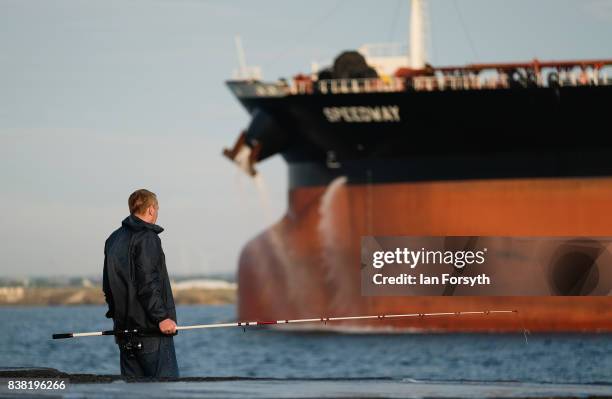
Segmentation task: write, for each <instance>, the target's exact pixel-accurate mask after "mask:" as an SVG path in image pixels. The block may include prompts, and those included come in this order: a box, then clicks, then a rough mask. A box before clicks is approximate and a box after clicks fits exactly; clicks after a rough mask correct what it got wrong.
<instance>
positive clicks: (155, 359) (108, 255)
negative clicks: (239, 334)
mask: <svg viewBox="0 0 612 399" xmlns="http://www.w3.org/2000/svg"><path fill="white" fill-rule="evenodd" d="M128 205H129V209H130V215H129V216H128V217H126V218H125V219H124V220H123V222H122V223H121V224H122V226H121V227H120V228H119V229H117V230H115V231H114V232H113V233H112V234H111V235H110V236H109V237H108V239H107V240H106V243H105V246H104V272H103V291H104V296H105V297H106V302H107V304H108V312H107V313H106V317H108V318H112V319H113V324H114V329H115V330H133V329H138V330H145V331H151V332H152V333H150V334H147V335H146V336H143V334H138V335H136V334H119V335H116V336H115V341H116V343H117V344H118V345H119V353H120V356H119V358H120V366H121V375H122V376H124V377H169V378H178V376H179V371H178V364H177V362H176V354H175V351H174V340H173V337H172V335H174V334H175V333H176V310H175V306H174V298H173V296H172V289H171V287H170V280H169V278H168V271H167V270H166V261H165V257H164V252H163V250H162V247H161V240H160V239H159V236H158V234H159V233H161V232H162V231H164V229H163V228H161V227H160V226H158V225H156V224H155V223H156V222H157V215H158V211H159V204H158V202H157V196H156V195H155V194H154V193H152V192H150V191H148V190H144V189H141V190H137V191H135V192H133V193H132V195H130V197H129V199H128Z"/></svg>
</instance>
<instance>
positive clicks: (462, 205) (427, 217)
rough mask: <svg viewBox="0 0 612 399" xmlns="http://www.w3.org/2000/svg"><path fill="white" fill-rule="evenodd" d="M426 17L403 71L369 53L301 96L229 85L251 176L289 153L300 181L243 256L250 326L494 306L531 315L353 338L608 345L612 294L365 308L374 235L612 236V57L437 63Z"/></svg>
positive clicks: (283, 89) (417, 23)
mask: <svg viewBox="0 0 612 399" xmlns="http://www.w3.org/2000/svg"><path fill="white" fill-rule="evenodd" d="M423 7H424V4H423V1H422V0H413V1H412V2H411V16H410V38H409V47H410V51H409V54H406V56H404V57H397V56H395V55H394V56H387V55H385V54H384V51H380V50H381V48H380V47H378V48H376V47H367V46H366V47H364V48H361V49H359V51H345V52H343V53H341V54H340V55H339V56H338V57H337V58H336V59H335V60H334V62H333V64H332V65H330V66H329V67H327V68H323V69H320V70H317V71H313V72H312V73H310V74H298V75H296V76H295V77H294V78H293V79H291V80H289V81H288V80H285V79H279V80H278V81H272V82H266V81H262V80H261V79H257V78H253V77H251V78H248V77H243V78H241V79H232V80H230V81H228V82H227V86H228V87H229V89H230V90H231V92H232V93H233V95H234V96H235V97H236V98H237V99H238V101H239V102H240V103H241V104H242V106H244V108H245V109H246V110H247V111H248V113H249V114H250V115H251V121H250V124H249V126H248V127H247V128H246V129H245V130H243V131H242V132H241V133H240V134H239V136H238V138H237V139H236V140H235V142H234V144H233V145H232V146H231V147H229V148H226V149H225V150H224V151H223V154H224V155H225V156H226V157H228V158H230V159H231V160H232V161H235V162H236V163H237V164H239V165H240V167H241V168H243V169H244V170H245V171H246V172H247V173H249V174H250V175H256V173H257V171H256V166H257V163H259V162H261V161H264V160H266V159H268V158H270V157H273V156H282V158H283V159H284V160H285V162H286V163H287V165H288V179H289V192H288V209H287V210H286V213H285V215H284V216H283V217H282V218H281V220H279V221H278V222H277V223H275V224H273V225H272V226H270V227H268V228H267V229H266V230H265V231H263V232H262V233H261V234H259V235H258V236H256V237H255V238H253V239H252V240H251V241H249V242H248V243H247V244H246V245H245V247H244V248H243V250H242V252H241V255H240V258H239V265H238V272H237V275H238V278H237V280H238V305H237V312H238V318H239V319H240V320H277V319H294V318H312V317H319V316H326V317H333V316H347V315H368V314H394V313H408V312H417V313H427V312H456V311H470V310H474V311H480V310H483V309H495V308H498V309H513V310H517V311H518V312H517V316H516V317H493V316H491V317H473V318H471V317H462V318H452V317H439V318H433V317H432V318H416V319H414V320H412V319H410V320H401V321H391V320H382V321H381V320H373V321H371V322H370V323H365V324H363V323H361V324H358V325H357V324H355V323H354V324H346V325H341V326H340V327H339V328H341V329H350V328H355V329H373V330H376V331H379V330H380V331H382V330H393V331H395V330H397V331H406V330H410V331H441V332H512V331H521V330H525V329H527V330H530V331H567V332H579V331H580V332H585V331H586V332H592V331H612V300H611V297H610V296H609V294H610V287H607V291H605V290H604V294H603V295H602V294H599V295H589V292H582V293H581V294H580V296H577V295H576V293H575V292H572V291H571V290H569V291H568V290H566V291H563V289H561V290H560V291H559V290H557V292H556V295H541V296H495V295H490V296H455V295H452V294H451V295H436V296H364V295H362V291H361V281H360V278H361V274H360V267H361V265H360V256H361V255H360V251H361V247H360V244H361V238H362V237H364V236H423V237H441V236H444V237H452V236H463V237H570V238H580V237H585V236H588V237H610V236H612V145H611V144H610V143H609V140H607V135H608V134H609V133H610V121H611V119H610V111H609V104H611V103H612V79H610V78H609V77H608V76H607V68H609V67H610V66H611V65H612V59H590V60H567V61H555V60H539V59H534V60H528V61H524V62H515V63H486V64H484V63H482V64H467V65H460V66H442V67H438V66H432V65H430V64H429V63H428V62H427V60H426V51H425V44H424V42H425V41H424V39H423V25H424V22H423V18H424V16H423ZM382 50H385V49H384V48H383V49H382ZM381 53H383V54H382V55H381ZM606 250H607V249H606ZM585 257H586V260H584V259H583V260H582V261H581V262H578V263H580V264H577V265H572V264H570V265H569V267H570V269H571V268H572V267H575V268H582V269H581V270H583V269H584V270H587V272H588V271H591V270H592V269H594V268H595V269H596V268H597V267H598V262H597V257H598V255H597V254H588V253H585ZM519 259H520V257H519ZM585 262H586V263H585ZM513 267H516V270H517V271H519V270H521V269H520V267H521V264H520V262H519V263H518V264H516V265H514V266H513ZM595 271H596V270H595ZM522 272H523V273H529V272H530V271H529V270H524V271H522ZM581 273H582V272H580V270H579V271H578V272H576V273H574V275H576V276H580V275H582V274H581ZM577 278H578V277H577ZM550 284H551V285H554V284H555V281H554V278H553V277H551V278H550ZM601 284H608V283H607V282H605V281H602V282H601ZM570 286H571V284H570ZM592 288H593V290H595V289H596V288H597V287H592ZM600 288H601V287H600ZM599 292H600V293H601V289H600V290H599ZM330 328H331V327H330Z"/></svg>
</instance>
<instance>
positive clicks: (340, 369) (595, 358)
mask: <svg viewBox="0 0 612 399" xmlns="http://www.w3.org/2000/svg"><path fill="white" fill-rule="evenodd" d="M104 312H105V309H104V308H103V307H101V306H70V307H67V306H66V307H2V308H0V320H2V323H1V324H0V325H1V326H2V339H1V340H0V367H51V368H55V369H58V370H61V371H65V372H71V373H95V374H119V352H118V349H117V347H116V345H115V344H114V340H113V338H112V337H109V336H104V337H85V338H76V339H65V340H52V339H51V334H53V333H58V332H72V331H76V332H83V331H98V330H105V329H110V328H111V324H110V322H109V321H108V320H107V319H105V318H104ZM177 312H178V318H179V322H180V323H179V324H182V325H187V324H202V323H216V322H228V321H233V320H234V319H235V308H234V306H179V307H178V310H177ZM527 338H528V340H527V341H526V339H525V336H524V335H523V334H522V333H517V334H408V333H402V334H371V333H370V334H356V333H332V332H296V331H292V330H287V329H283V327H282V326H280V327H278V328H276V329H265V328H260V327H255V328H247V330H246V332H243V330H242V329H240V328H223V329H210V330H191V331H182V332H180V333H179V335H177V336H176V337H175V345H176V352H177V358H178V362H179V367H180V371H181V376H183V377H187V376H194V377H195V376H197V377H229V376H237V377H256V378H263V379H266V378H271V379H276V380H300V381H302V383H303V382H304V381H310V380H323V381H333V380H341V381H347V380H349V382H348V384H349V385H350V384H351V383H350V380H354V381H363V380H371V381H375V380H379V382H380V381H402V382H414V383H425V384H430V383H441V384H454V383H467V384H485V385H486V384H497V386H502V385H503V384H505V383H520V384H574V385H584V386H586V385H601V386H609V387H610V388H611V389H610V392H611V393H612V335H610V334H545V335H544V334H532V335H528V337H527ZM499 384H502V385H499ZM319 385H320V384H319Z"/></svg>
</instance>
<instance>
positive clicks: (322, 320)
mask: <svg viewBox="0 0 612 399" xmlns="http://www.w3.org/2000/svg"><path fill="white" fill-rule="evenodd" d="M509 313H518V311H517V310H480V311H465V312H438V313H405V314H381V315H372V316H342V317H319V318H313V319H284V320H268V321H238V322H232V323H212V324H195V325H191V326H177V327H176V330H177V332H178V331H181V330H198V329H204V328H228V327H240V328H246V327H251V326H267V325H274V324H295V323H316V322H320V323H327V322H334V321H345V320H370V319H378V320H388V319H402V318H408V317H438V316H469V315H480V316H487V315H492V314H509ZM138 334H143V335H148V334H154V335H159V334H161V332H160V331H159V330H151V329H133V330H108V331H94V332H81V333H79V332H73V333H60V334H53V339H63V338H79V337H95V336H100V335H138Z"/></svg>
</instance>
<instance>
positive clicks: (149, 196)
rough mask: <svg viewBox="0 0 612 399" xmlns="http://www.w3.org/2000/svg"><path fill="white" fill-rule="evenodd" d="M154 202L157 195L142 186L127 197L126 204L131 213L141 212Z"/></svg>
mask: <svg viewBox="0 0 612 399" xmlns="http://www.w3.org/2000/svg"><path fill="white" fill-rule="evenodd" d="M155 204H157V195H155V193H153V192H151V191H149V190H145V189H144V188H141V189H140V190H136V191H134V192H133V193H132V194H131V195H130V198H128V206H129V208H130V213H131V214H132V215H133V214H142V213H144V212H145V211H146V210H147V208H148V207H150V206H151V205H155Z"/></svg>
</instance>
